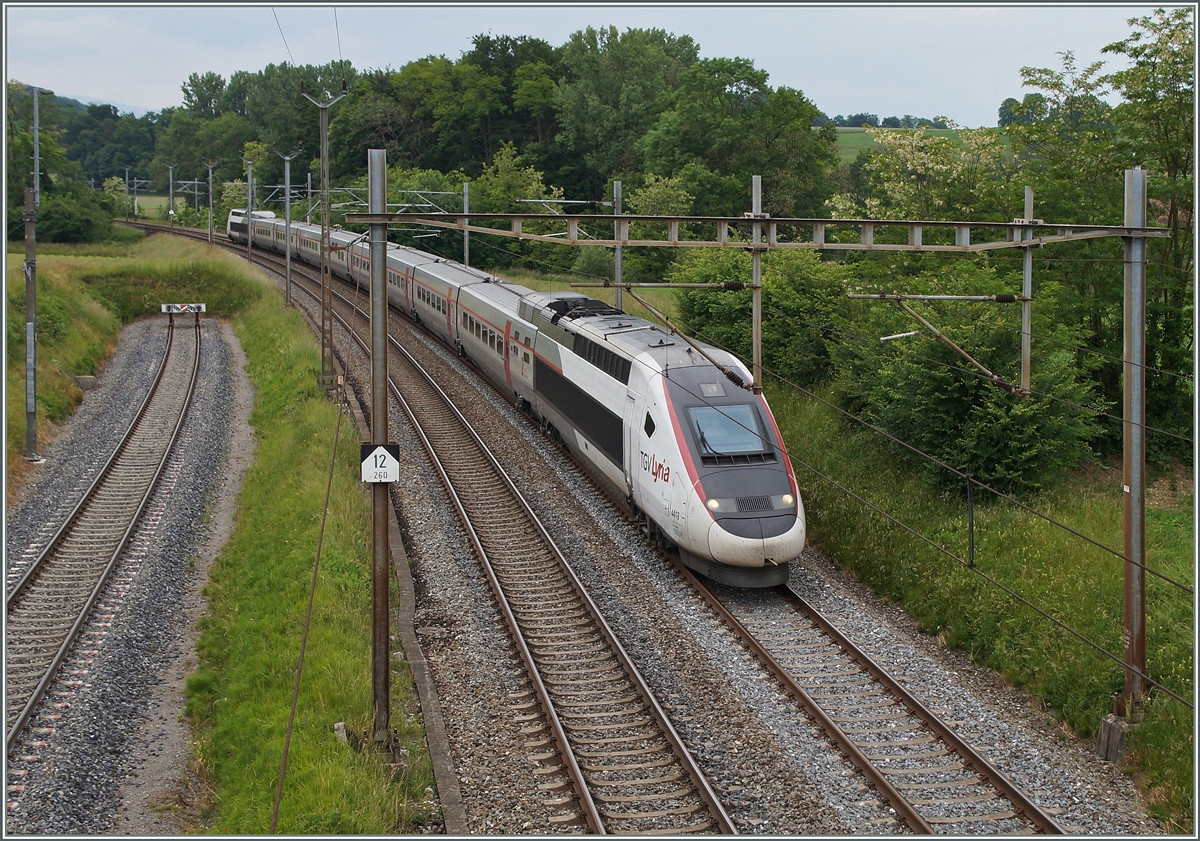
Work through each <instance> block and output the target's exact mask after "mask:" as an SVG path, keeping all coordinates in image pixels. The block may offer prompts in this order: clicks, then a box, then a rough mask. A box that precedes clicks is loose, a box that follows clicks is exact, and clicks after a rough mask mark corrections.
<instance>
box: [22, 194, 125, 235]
mask: <svg viewBox="0 0 1200 841" xmlns="http://www.w3.org/2000/svg"><path fill="white" fill-rule="evenodd" d="M112 229H113V224H112V214H111V213H109V211H108V210H107V208H106V207H105V203H104V202H103V201H101V200H100V199H97V198H93V197H92V196H90V195H88V194H86V193H82V194H79V195H56V196H47V197H45V198H44V199H43V200H42V206H41V207H40V208H39V209H38V219H37V237H38V239H39V240H43V241H45V242H100V241H102V240H105V239H107V238H108V237H110V236H111V235H112ZM22 235H24V232H23V231H22Z"/></svg>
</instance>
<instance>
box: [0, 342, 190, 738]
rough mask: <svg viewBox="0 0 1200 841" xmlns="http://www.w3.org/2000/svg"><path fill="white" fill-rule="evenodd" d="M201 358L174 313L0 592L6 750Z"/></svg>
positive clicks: (135, 499)
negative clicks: (98, 453)
mask: <svg viewBox="0 0 1200 841" xmlns="http://www.w3.org/2000/svg"><path fill="white" fill-rule="evenodd" d="M199 363H200V322H199V319H197V320H196V324H195V327H194V329H188V328H183V329H177V328H176V327H175V324H174V320H173V319H172V321H171V325H170V327H169V328H168V335H167V339H166V342H165V345H164V352H163V357H162V360H161V362H160V365H159V368H158V372H157V374H156V376H155V379H154V383H153V385H152V386H151V388H150V391H149V392H148V394H147V396H146V399H145V401H144V402H143V404H142V406H141V408H140V409H139V411H138V413H137V415H136V417H135V419H134V421H133V422H132V424H130V427H129V429H128V431H127V432H126V434H125V436H124V438H123V439H122V441H121V443H120V444H119V445H118V446H117V448H116V450H115V451H114V453H113V455H112V457H111V458H110V459H109V461H108V463H107V464H106V465H105V466H104V468H103V469H102V470H101V471H100V473H99V474H98V475H97V477H96V479H95V481H94V482H93V483H92V485H91V487H90V488H88V490H87V491H86V493H85V494H84V496H83V498H82V499H81V500H80V502H79V504H78V505H77V506H76V507H75V508H74V509H73V510H72V511H71V513H70V514H69V515H68V516H67V518H66V520H65V521H64V523H63V525H62V526H61V527H60V528H59V529H58V531H57V532H55V534H54V535H53V536H52V537H50V538H49V539H48V540H47V541H46V543H45V545H44V546H42V547H40V548H37V547H33V548H35V549H36V551H37V554H36V556H35V557H34V559H33V561H32V562H31V563H30V564H29V565H28V566H26V567H24V568H23V569H22V570H17V571H15V572H14V573H13V575H12V576H11V580H10V581H9V582H8V586H7V588H6V589H7V593H6V596H5V624H6V628H5V630H6V640H5V671H6V684H5V688H6V700H5V725H6V733H7V735H6V738H5V750H6V752H8V751H11V750H12V749H13V747H14V745H15V744H17V742H18V741H19V739H20V737H21V734H22V731H23V730H24V728H25V726H26V724H27V723H28V722H29V720H30V718H31V717H32V715H33V713H34V711H35V710H36V709H37V707H38V704H39V702H40V701H41V699H42V698H43V697H44V696H45V695H46V693H47V691H48V690H49V689H50V687H51V686H52V685H53V683H54V680H55V676H56V673H57V671H58V668H59V666H60V665H61V664H62V662H63V660H64V659H65V658H66V657H67V654H68V653H69V652H70V649H71V646H72V644H73V643H74V641H75V639H76V637H77V636H78V635H79V632H80V630H81V629H82V628H83V627H84V626H85V623H86V622H87V619H88V614H89V613H90V612H91V610H92V607H93V606H94V605H95V604H96V601H97V600H98V599H99V598H100V595H101V593H102V592H103V591H104V588H105V584H106V583H107V581H108V579H109V577H110V575H111V574H112V572H113V570H114V569H115V568H116V566H117V563H118V561H119V560H120V558H121V555H122V553H123V551H124V549H125V547H126V545H127V544H128V542H129V540H130V538H131V537H132V535H133V533H134V530H135V528H136V527H137V523H138V520H139V518H140V516H141V514H142V512H143V510H144V509H145V507H146V505H147V503H148V502H149V500H150V497H151V496H152V494H153V493H154V489H155V486H156V485H157V483H158V479H159V477H160V476H161V474H162V472H163V468H164V467H165V465H166V463H167V459H168V457H169V455H170V453H171V450H172V448H173V446H174V444H175V440H176V438H177V437H178V435H179V431H180V429H181V427H182V426H183V421H184V418H185V417H186V415H187V408H188V405H189V404H190V402H191V399H192V394H193V393H194V391H195V386H196V378H197V374H198V372H199Z"/></svg>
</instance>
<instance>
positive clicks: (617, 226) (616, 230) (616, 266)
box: [613, 181, 625, 310]
mask: <svg viewBox="0 0 1200 841" xmlns="http://www.w3.org/2000/svg"><path fill="white" fill-rule="evenodd" d="M620 215H621V182H620V181H614V182H613V216H620ZM620 238H621V223H620V222H613V239H620ZM621 256H622V255H621V246H619V245H618V246H617V247H616V248H615V249H614V250H613V280H614V281H615V282H616V284H617V309H619V310H623V309H625V305H624V303H625V298H624V295H623V292H624V290H623V289H621V277H622V274H623V273H622V271H621Z"/></svg>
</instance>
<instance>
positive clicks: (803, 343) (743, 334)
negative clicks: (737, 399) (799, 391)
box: [668, 249, 852, 387]
mask: <svg viewBox="0 0 1200 841" xmlns="http://www.w3.org/2000/svg"><path fill="white" fill-rule="evenodd" d="M750 262H751V258H750V255H749V254H746V253H745V252H742V251H732V250H728V249H713V250H709V249H694V250H693V249H688V253H687V254H686V255H685V256H684V257H682V258H681V259H680V261H679V263H678V264H677V265H676V266H675V267H674V268H673V269H672V271H671V273H670V274H669V276H668V279H669V280H670V281H671V282H672V283H726V282H740V283H746V282H747V281H749V279H750V273H751V266H750ZM762 270H763V274H762V284H763V292H762V296H763V303H762V307H763V337H762V347H763V367H764V368H766V369H767V370H768V371H770V372H772V373H773V375H775V376H778V377H781V378H783V379H786V380H788V381H790V382H792V383H795V384H797V385H800V386H803V387H810V386H814V385H817V384H819V383H822V382H824V381H826V380H827V379H828V378H829V377H830V376H831V375H832V373H833V366H832V347H833V344H834V343H835V342H834V339H835V335H834V324H835V322H836V321H837V314H838V313H839V312H841V311H842V310H843V309H845V304H846V288H847V285H848V284H849V283H850V281H851V280H852V275H851V274H850V271H849V270H848V269H847V267H846V266H844V265H842V264H839V263H831V262H825V261H822V260H821V259H820V258H818V257H817V255H815V254H813V253H812V252H810V251H773V252H771V253H769V254H768V255H767V256H766V257H764V258H763V267H762ZM751 310H752V301H751V292H750V290H749V289H746V290H742V291H740V292H714V291H712V290H707V289H706V290H701V291H696V292H691V291H687V292H683V293H681V295H680V297H679V312H680V317H681V318H682V320H683V323H684V325H685V326H686V327H687V329H688V331H689V332H690V333H692V334H693V335H695V336H697V337H699V338H702V339H703V340H704V341H707V342H711V343H713V344H716V345H718V346H720V347H724V348H728V349H729V350H730V351H732V352H733V353H735V354H737V355H738V356H740V357H741V358H742V359H750V358H751V356H752V348H751V333H752V328H753V323H752V319H751V315H752V313H751Z"/></svg>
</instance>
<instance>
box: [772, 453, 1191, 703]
mask: <svg viewBox="0 0 1200 841" xmlns="http://www.w3.org/2000/svg"><path fill="white" fill-rule="evenodd" d="M789 458H790V459H792V460H794V461H796V462H798V463H799V464H800V465H801V466H802V467H804V468H805V469H806V470H809V471H811V472H812V473H814V474H816V475H817V476H819V477H821V478H822V479H824V480H825V481H827V482H829V483H830V484H832V485H834V486H835V487H837V488H839V489H840V490H842V491H843V492H845V493H846V494H848V495H850V496H852V497H854V498H855V499H856V500H858V501H859V502H861V503H862V504H863V505H866V506H867V507H868V508H870V509H872V510H873V511H875V512H876V513H878V514H880V515H881V516H883V517H885V518H886V519H888V520H890V521H891V522H893V523H895V524H896V525H898V526H900V528H902V529H904V530H905V531H907V532H908V533H909V534H911V535H913V536H914V537H916V538H917V539H919V540H921V541H923V542H925V543H928V544H929V545H930V546H932V547H933V548H934V549H936V550H937V551H938V552H941V553H942V554H943V555H945V556H946V557H948V558H950V559H951V560H953V561H955V562H956V563H958V564H961V565H962V566H963V567H965V568H966V569H968V570H969V571H971V572H973V573H975V574H976V575H978V576H979V577H980V578H983V579H984V580H985V581H987V582H988V583H989V584H991V585H992V586H994V587H998V588H999V589H1001V590H1003V591H1004V592H1005V593H1007V594H1008V595H1009V596H1010V597H1011V598H1013V599H1015V600H1016V601H1018V602H1020V603H1021V604H1023V605H1025V606H1026V607H1028V608H1029V609H1030V610H1032V611H1034V612H1036V613H1037V614H1038V615H1039V616H1041V617H1043V618H1045V619H1047V620H1049V621H1050V622H1052V623H1053V624H1054V625H1056V626H1057V627H1059V628H1062V629H1063V630H1064V631H1066V632H1067V633H1069V634H1070V635H1071V636H1073V637H1075V638H1076V639H1078V640H1079V641H1080V642H1082V643H1084V644H1085V645H1087V646H1088V647H1089V648H1092V649H1093V650H1095V651H1096V652H1098V653H1100V654H1102V655H1104V656H1105V657H1107V658H1108V659H1109V660H1112V661H1113V662H1114V663H1116V664H1118V665H1119V666H1121V668H1123V669H1128V670H1129V671H1132V672H1135V673H1136V674H1137V675H1138V676H1139V677H1141V678H1142V679H1143V680H1145V681H1146V682H1147V683H1150V684H1152V685H1153V686H1157V687H1158V688H1159V689H1161V690H1162V691H1163V692H1165V693H1166V694H1167V695H1169V696H1171V697H1172V698H1174V699H1175V700H1176V701H1178V702H1179V703H1181V704H1183V705H1184V706H1185V707H1187V708H1188V709H1189V710H1190V709H1194V707H1193V705H1192V703H1191V702H1189V701H1188V700H1186V699H1185V698H1183V697H1181V696H1179V695H1177V694H1175V693H1174V692H1172V691H1171V690H1170V689H1168V688H1167V687H1165V686H1163V685H1162V684H1161V683H1159V682H1158V681H1156V680H1154V679H1153V678H1152V677H1150V676H1148V675H1146V674H1144V673H1142V672H1141V671H1139V670H1138V669H1136V668H1134V667H1133V666H1131V665H1129V664H1128V663H1126V662H1125V660H1124V659H1123V658H1121V657H1118V656H1117V655H1115V654H1112V653H1110V652H1109V651H1108V650H1107V649H1106V648H1104V647H1103V646H1102V645H1100V644H1098V643H1096V642H1093V641H1092V640H1090V639H1088V638H1087V637H1085V636H1084V635H1083V634H1081V633H1079V632H1078V631H1076V630H1075V629H1074V628H1072V627H1071V626H1070V625H1068V624H1066V623H1065V622H1063V621H1062V620H1060V619H1058V618H1056V617H1054V616H1052V615H1050V614H1049V613H1048V612H1046V611H1045V610H1043V609H1042V608H1040V607H1038V606H1037V605H1035V604H1034V603H1033V602H1031V601H1029V600H1028V599H1027V598H1025V597H1024V596H1022V595H1021V594H1020V593H1018V592H1016V591H1015V590H1013V589H1012V588H1010V587H1008V586H1007V585H1005V584H1002V583H1001V582H999V581H997V580H996V579H995V578H993V577H992V576H990V575H988V574H987V573H986V572H984V571H983V570H981V569H980V568H979V567H978V565H972V564H970V563H969V562H967V561H965V560H963V559H962V558H960V557H959V556H958V555H955V554H954V553H953V552H951V551H950V550H949V549H947V548H946V547H944V546H942V545H940V544H938V543H936V542H935V541H933V540H930V539H929V538H928V537H926V536H925V535H923V534H921V533H920V532H919V531H917V530H916V529H914V528H912V527H911V526H908V525H906V524H905V523H903V522H901V521H900V520H898V519H897V518H896V517H893V516H892V515H891V514H889V513H887V512H886V511H884V510H883V509H882V508H880V507H879V506H878V505H875V504H874V503H873V502H871V501H870V500H868V499H864V498H863V497H861V496H859V495H858V494H856V493H854V491H852V490H850V489H849V488H847V487H846V486H845V485H843V484H842V483H840V482H838V481H837V480H836V479H833V478H832V477H830V476H826V475H825V474H824V473H822V472H821V471H819V470H817V469H816V468H815V467H813V466H812V465H810V464H808V463H807V462H805V461H804V460H803V459H800V458H797V457H795V456H789Z"/></svg>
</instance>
